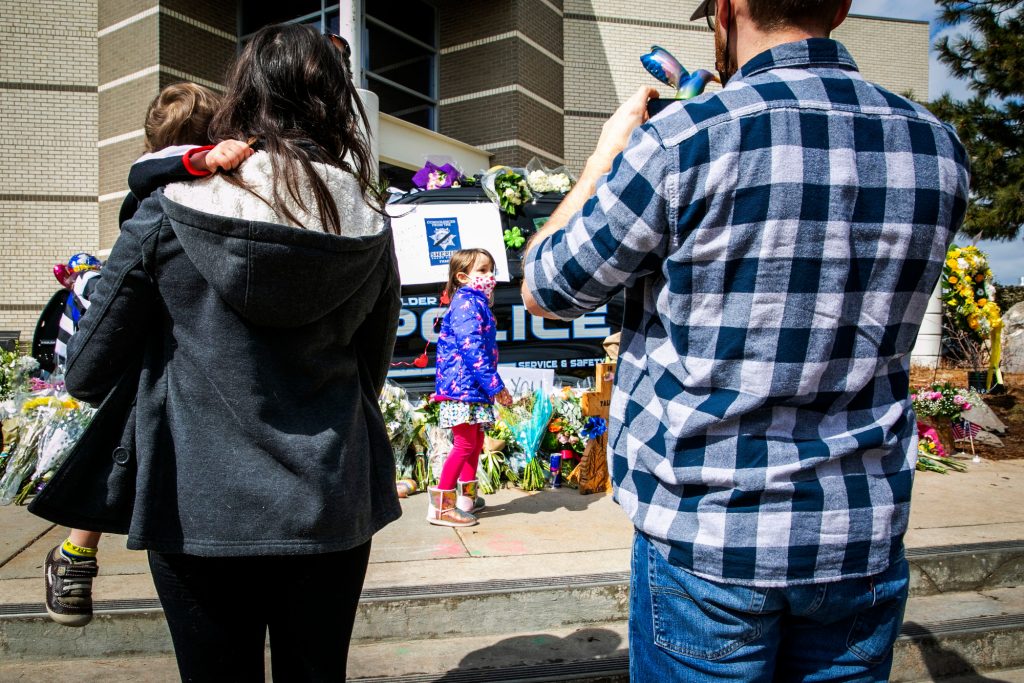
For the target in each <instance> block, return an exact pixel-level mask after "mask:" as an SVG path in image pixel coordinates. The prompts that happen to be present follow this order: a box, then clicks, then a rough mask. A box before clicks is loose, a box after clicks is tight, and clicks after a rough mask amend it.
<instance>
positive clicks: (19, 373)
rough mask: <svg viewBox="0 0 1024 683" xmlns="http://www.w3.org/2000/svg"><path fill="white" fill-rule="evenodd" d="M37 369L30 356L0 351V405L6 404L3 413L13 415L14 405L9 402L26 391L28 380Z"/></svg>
mask: <svg viewBox="0 0 1024 683" xmlns="http://www.w3.org/2000/svg"><path fill="white" fill-rule="evenodd" d="M38 369H39V362H38V361H36V359H35V358H33V357H32V356H22V355H21V354H19V353H16V352H14V351H4V350H2V349H0V403H2V404H7V409H6V410H4V411H3V412H6V413H7V414H13V412H14V404H13V403H9V402H10V401H12V400H13V399H14V397H15V396H16V395H17V394H19V393H22V392H27V391H28V382H29V378H30V377H31V376H32V374H33V373H34V372H36V371H37V370H38Z"/></svg>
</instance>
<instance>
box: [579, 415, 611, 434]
mask: <svg viewBox="0 0 1024 683" xmlns="http://www.w3.org/2000/svg"><path fill="white" fill-rule="evenodd" d="M607 431H608V423H607V422H606V421H605V419H604V418H603V417H592V418H590V419H588V420H587V424H585V425H584V426H583V429H581V430H580V434H582V435H583V436H584V437H586V438H587V439H596V438H597V437H599V436H601V435H602V434H604V433H605V432H607Z"/></svg>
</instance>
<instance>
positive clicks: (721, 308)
mask: <svg viewBox="0 0 1024 683" xmlns="http://www.w3.org/2000/svg"><path fill="white" fill-rule="evenodd" d="M850 1H851V0H775V1H771V0H705V2H702V3H701V5H700V7H699V8H698V10H697V12H696V13H695V14H694V17H693V18H703V17H705V16H708V17H709V24H712V27H713V29H714V30H715V38H716V48H717V49H716V53H717V60H716V61H717V65H716V66H717V68H718V70H719V72H720V73H721V76H722V80H723V83H726V87H725V88H724V89H723V90H722V91H720V92H717V93H708V94H705V95H703V96H701V97H698V98H695V99H693V100H690V101H687V102H685V103H678V104H672V105H670V106H669V107H667V108H666V109H665V110H664V112H663V113H660V114H658V115H657V116H656V117H654V118H653V119H651V120H649V121H648V120H647V116H646V103H647V99H648V98H649V97H651V96H655V95H656V91H654V89H653V88H642V89H641V90H640V91H639V92H638V93H637V94H635V95H634V96H633V97H632V98H631V99H630V100H629V101H627V102H626V103H625V104H624V105H623V106H622V107H620V109H619V110H618V111H617V112H616V113H615V114H614V115H613V116H612V118H611V119H609V121H608V122H607V123H606V124H605V126H604V129H603V131H602V135H601V139H600V141H599V143H598V147H597V149H596V151H595V152H594V154H593V155H592V156H591V157H590V159H589V160H588V162H587V165H586V168H585V169H584V171H583V173H582V175H581V178H580V181H579V183H578V184H577V186H576V188H575V189H574V190H573V192H572V193H570V195H569V196H567V197H566V199H565V201H564V202H563V204H562V205H561V206H560V207H559V209H558V210H557V211H556V212H555V214H554V215H553V216H552V217H551V219H550V221H549V222H548V223H547V226H545V229H544V230H543V231H542V232H541V233H540V234H538V235H537V237H536V238H535V239H534V240H533V242H532V243H531V245H530V247H529V250H528V253H527V256H526V257H525V261H524V271H525V282H524V286H523V296H524V300H525V302H526V304H527V307H528V309H529V310H530V311H531V312H533V313H534V314H536V315H544V316H547V317H553V318H559V319H571V318H574V317H577V316H579V315H581V314H583V313H585V312H587V311H592V310H594V309H595V308H597V307H599V306H602V305H603V304H604V303H605V302H607V301H608V299H609V298H611V297H612V296H614V295H616V294H617V293H618V292H619V291H620V290H623V289H625V296H626V312H625V318H624V320H623V326H622V342H621V352H620V357H619V368H618V375H617V378H616V390H615V392H614V395H613V398H612V406H611V423H610V430H609V431H610V443H611V444H612V446H611V449H612V451H613V452H612V455H611V468H612V476H613V480H614V483H615V496H616V500H617V501H618V502H619V504H620V505H621V506H622V508H623V509H624V510H625V511H626V512H627V513H628V514H629V516H630V517H631V519H632V520H633V522H634V524H635V526H636V529H637V533H636V536H635V542H634V552H633V584H632V588H631V609H630V614H631V618H630V654H631V674H632V680H634V681H651V680H656V679H661V680H664V679H665V674H666V672H675V673H674V674H672V673H670V675H669V679H668V680H686V681H702V680H717V679H722V678H726V679H732V680H749V681H753V680H772V679H773V678H775V679H776V680H833V679H839V678H841V679H843V680H857V681H862V680H863V681H866V680H871V681H874V680H878V681H884V680H886V678H887V676H888V673H889V669H890V667H891V662H892V644H893V642H894V640H895V638H896V636H897V634H898V631H899V627H900V622H901V620H902V613H903V607H904V605H905V602H906V597H907V564H906V561H905V559H904V557H903V542H902V541H903V535H904V533H905V531H906V528H907V519H908V516H909V507H910V489H911V482H912V476H913V470H914V461H915V457H916V432H915V425H914V419H913V414H912V413H911V407H910V401H909V397H908V384H909V360H910V350H911V348H912V346H913V344H914V341H915V338H916V337H917V331H918V327H919V325H920V323H921V319H922V317H923V315H924V311H925V308H926V306H927V303H928V299H929V297H930V296H931V293H932V291H933V288H934V286H935V283H936V281H937V279H938V277H939V274H940V272H941V268H942V263H943V260H944V255H945V252H946V248H947V246H948V244H949V242H950V241H951V240H952V238H953V235H954V234H955V232H956V230H957V229H958V228H959V226H960V224H961V221H962V220H963V216H964V212H965V209H966V202H967V195H968V169H967V161H966V158H965V153H964V149H963V147H962V146H961V144H960V142H959V140H958V139H957V137H956V135H955V134H954V133H953V131H952V130H951V129H950V128H948V127H947V126H945V125H943V124H942V123H940V122H939V121H937V120H936V119H935V118H934V117H933V116H932V115H931V114H930V113H929V112H928V111H927V110H925V109H924V108H922V107H920V106H918V105H916V104H914V103H912V102H910V101H908V100H906V99H904V98H902V97H899V96H897V95H894V94H892V93H890V92H887V91H885V90H884V89H882V88H880V87H878V86H876V85H873V84H871V83H868V82H866V81H865V80H864V79H863V78H862V77H861V75H860V73H859V72H858V71H857V66H856V64H855V63H854V61H853V59H852V58H851V57H850V55H849V53H848V52H847V51H846V49H845V48H844V47H843V46H842V45H841V44H839V43H837V42H835V41H832V40H829V39H828V38H827V36H828V35H829V33H830V31H831V30H832V29H833V28H835V27H836V26H838V25H839V24H840V23H841V22H842V21H843V20H844V19H845V17H846V14H847V12H848V11H849V7H850ZM715 17H717V21H715ZM641 124H642V125H641ZM638 126H639V127H638ZM620 151H621V154H619V152H620Z"/></svg>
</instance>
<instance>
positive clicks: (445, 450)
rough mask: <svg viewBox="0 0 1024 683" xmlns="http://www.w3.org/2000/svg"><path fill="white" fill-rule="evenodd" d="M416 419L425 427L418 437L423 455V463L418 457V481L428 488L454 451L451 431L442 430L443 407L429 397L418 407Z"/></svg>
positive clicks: (419, 448)
mask: <svg viewBox="0 0 1024 683" xmlns="http://www.w3.org/2000/svg"><path fill="white" fill-rule="evenodd" d="M416 413H417V417H416V419H417V420H418V421H419V422H420V423H421V424H422V425H423V426H422V427H421V429H420V431H419V434H418V436H417V449H418V450H421V451H422V453H423V461H422V463H421V462H419V461H420V458H419V456H417V466H416V471H417V473H416V476H415V478H416V481H417V482H418V483H419V484H420V485H421V486H423V488H424V489H425V488H426V485H427V484H428V483H433V482H436V481H437V480H438V479H439V478H440V476H441V468H442V467H444V461H445V458H447V457H448V454H449V453H450V452H451V450H452V433H451V430H450V429H441V427H440V426H439V424H440V421H441V406H440V404H439V403H438V402H437V401H434V400H432V399H430V398H429V397H428V398H426V399H424V400H423V402H422V403H421V404H420V405H418V406H416Z"/></svg>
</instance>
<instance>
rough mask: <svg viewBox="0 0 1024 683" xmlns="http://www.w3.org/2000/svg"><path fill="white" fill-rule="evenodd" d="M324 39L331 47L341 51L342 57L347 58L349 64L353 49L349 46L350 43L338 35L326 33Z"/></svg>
mask: <svg viewBox="0 0 1024 683" xmlns="http://www.w3.org/2000/svg"><path fill="white" fill-rule="evenodd" d="M324 38H326V39H327V40H328V41H330V43H331V45H333V46H334V47H336V48H338V49H339V50H341V56H342V57H344V58H345V61H346V62H347V61H348V60H349V58H350V57H351V56H352V47H351V46H350V45H349V44H348V41H347V40H345V39H344V38H342V37H341V36H339V35H338V34H337V33H325V34H324Z"/></svg>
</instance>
